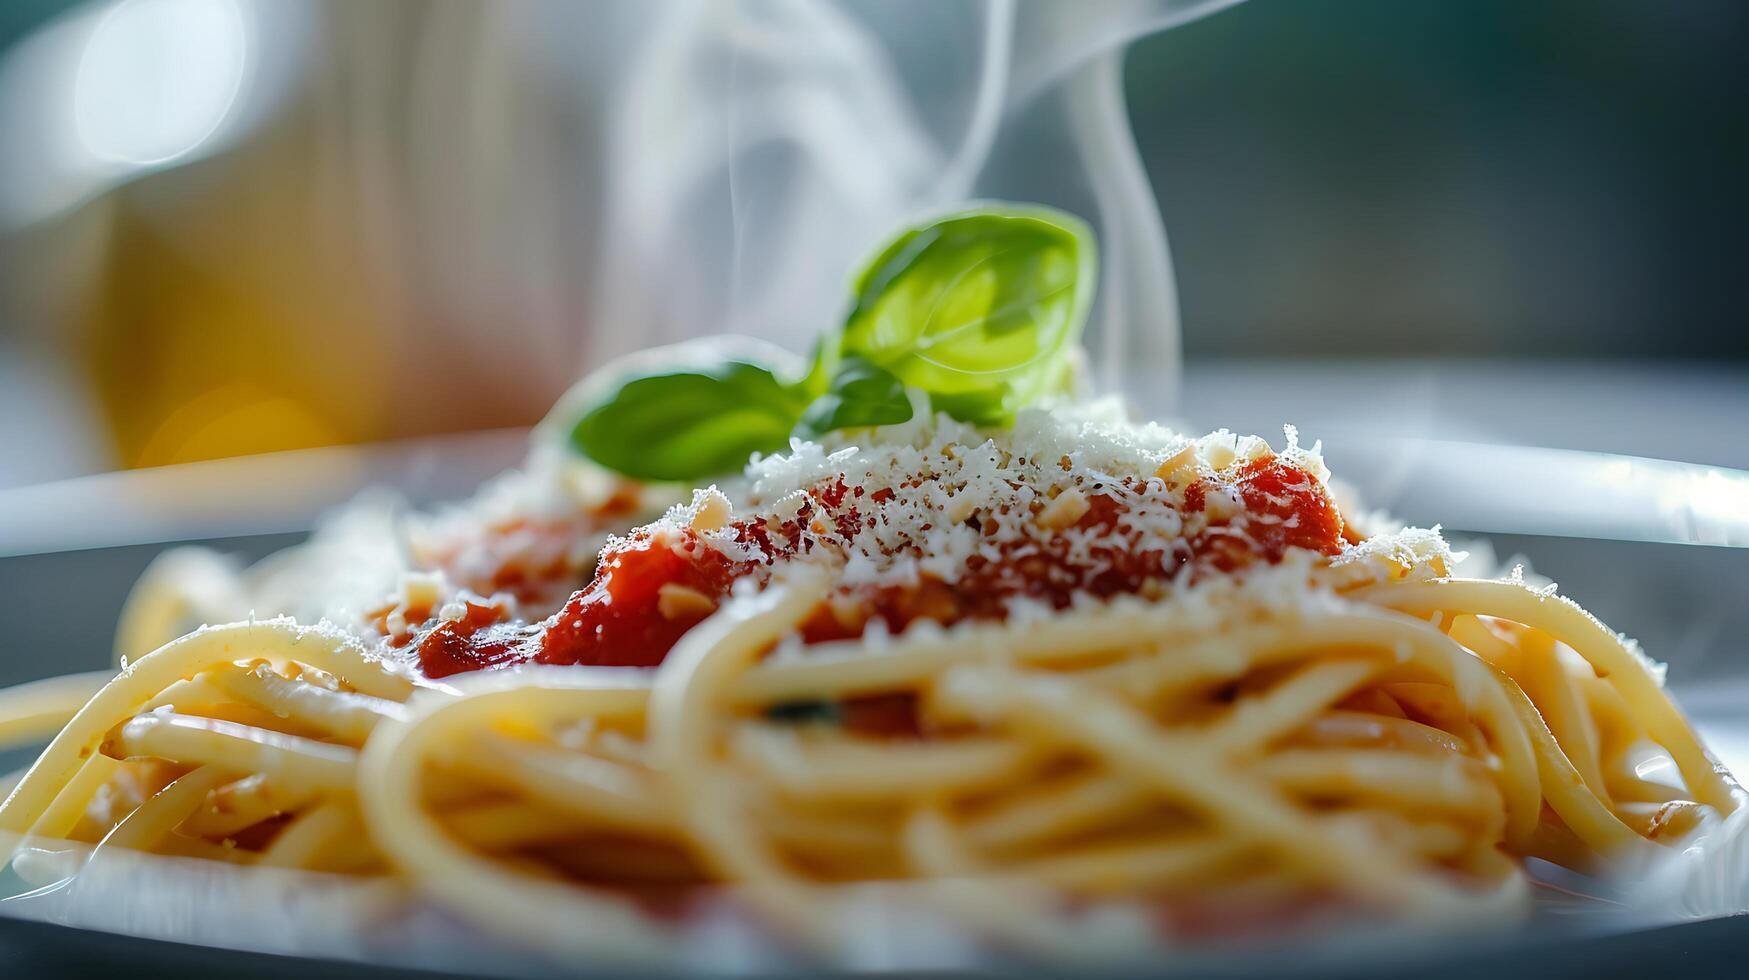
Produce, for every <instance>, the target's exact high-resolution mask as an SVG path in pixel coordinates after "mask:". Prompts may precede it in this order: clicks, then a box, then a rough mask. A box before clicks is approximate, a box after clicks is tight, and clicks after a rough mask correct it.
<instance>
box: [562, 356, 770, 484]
mask: <svg viewBox="0 0 1749 980" xmlns="http://www.w3.org/2000/svg"><path fill="white" fill-rule="evenodd" d="M804 407H805V399H804V398H803V397H802V396H801V395H800V393H799V392H797V391H795V390H793V389H792V388H790V387H789V386H787V385H785V384H784V383H783V382H781V381H779V380H778V378H777V376H776V375H775V374H773V373H772V371H771V370H770V369H769V368H766V367H763V366H761V365H758V364H753V363H751V362H748V361H740V360H728V361H724V362H722V363H721V364H717V365H711V366H704V367H691V368H686V369H681V370H672V371H664V372H659V373H651V374H645V375H641V376H637V377H633V378H631V379H630V380H627V381H625V382H623V383H621V384H620V385H619V387H618V388H617V389H615V390H612V391H610V392H608V393H606V395H605V397H603V398H602V399H601V400H600V401H598V402H597V403H596V404H594V405H592V406H590V407H589V408H588V409H587V410H586V411H584V412H583V415H582V417H581V418H579V419H578V420H577V424H576V425H575V426H574V427H573V428H572V429H571V433H570V439H571V444H572V445H573V446H575V447H576V448H577V449H578V451H580V452H582V453H583V455H585V456H587V457H589V458H590V459H592V460H594V461H596V462H597V463H600V464H601V465H603V466H605V467H607V468H609V469H612V470H617V471H619V472H620V473H623V474H625V475H627V476H631V477H635V478H637V479H641V480H662V481H687V480H696V479H700V478H703V477H708V476H715V475H717V474H721V473H733V472H737V471H739V470H740V469H741V468H742V467H743V466H745V465H747V460H748V458H749V457H751V456H752V455H753V454H754V453H770V452H776V451H777V450H780V449H783V448H784V447H786V446H788V445H789V434H790V432H791V430H793V429H794V428H795V426H796V422H797V421H798V420H799V419H800V418H801V414H802V409H803V408H804Z"/></svg>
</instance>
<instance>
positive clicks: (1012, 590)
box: [418, 456, 1357, 677]
mask: <svg viewBox="0 0 1749 980" xmlns="http://www.w3.org/2000/svg"><path fill="white" fill-rule="evenodd" d="M1159 486H1160V484H1158V483H1152V484H1141V483H1138V484H1136V485H1135V486H1131V487H1128V488H1127V489H1128V490H1129V491H1130V492H1132V493H1133V492H1146V490H1147V488H1148V487H1154V488H1158V487H1159ZM884 493H885V492H884V491H876V492H874V493H872V494H868V495H867V496H866V498H865V495H864V491H863V489H862V488H861V487H849V486H846V485H845V483H844V481H843V480H842V479H840V480H834V481H831V482H829V483H826V484H823V485H821V486H819V487H817V488H815V489H814V490H812V491H810V493H809V499H808V500H807V501H806V502H804V503H803V504H802V506H801V507H800V509H799V510H798V511H797V513H796V514H795V516H794V517H793V518H791V519H789V520H787V521H784V522H782V523H780V524H777V525H775V526H774V525H773V524H771V523H768V522H767V521H766V520H765V519H763V518H761V517H755V518H750V519H746V520H743V521H739V522H736V523H735V524H732V525H730V528H731V530H732V531H733V532H734V535H735V537H736V539H737V540H738V541H739V542H740V543H741V544H742V545H744V546H747V547H748V549H749V551H750V553H754V554H758V555H761V556H763V559H762V560H753V559H749V560H738V559H731V558H729V557H728V556H726V555H724V554H723V553H722V552H721V551H719V550H717V549H716V548H714V547H712V546H710V545H708V544H706V543H705V542H703V541H702V540H700V538H699V535H698V534H697V532H695V531H692V530H689V529H679V528H673V527H665V526H662V525H652V526H650V527H645V528H641V529H639V530H637V531H634V532H633V533H632V534H631V535H629V536H627V537H625V538H619V539H615V540H614V541H613V542H611V543H610V544H609V545H608V547H607V548H606V549H605V550H604V551H603V552H602V556H601V561H600V564H599V565H598V566H597V568H596V571H595V575H594V578H593V580H592V581H591V582H590V583H589V585H588V586H587V587H585V588H584V589H582V590H580V591H578V592H576V593H575V594H573V595H572V596H571V599H570V601H569V602H567V603H566V604H565V606H564V608H563V609H562V610H560V612H559V613H558V614H557V616H556V617H555V618H554V620H553V622H552V624H551V625H550V626H549V627H548V628H547V629H546V630H545V632H544V633H541V634H539V635H538V636H531V635H529V634H527V633H526V632H520V633H518V635H517V637H516V638H515V639H514V641H512V639H511V637H510V635H509V632H508V631H510V630H511V629H512V628H511V627H510V626H509V625H508V624H498V623H483V624H481V625H479V626H472V625H470V624H471V622H472V619H471V618H470V620H464V621H462V622H460V623H452V624H445V625H444V626H440V627H439V628H438V629H436V630H434V631H432V632H431V633H430V634H428V635H427V636H426V637H424V638H423V639H422V640H421V641H420V642H419V645H418V655H419V660H420V664H421V666H422V667H423V668H424V670H425V673H426V674H427V675H428V676H431V677H443V676H447V675H449V674H454V673H458V672H461V671H466V670H477V669H481V668H488V667H496V666H503V665H506V664H510V663H519V662H525V661H534V662H537V663H545V664H589V665H598V666H622V667H654V666H656V665H658V664H660V663H661V662H662V660H663V659H664V658H665V657H667V655H668V652H669V651H670V650H671V649H673V647H674V644H675V643H677V642H679V640H680V637H681V636H683V635H684V634H685V633H686V631H687V630H689V629H691V628H692V627H693V626H696V625H697V624H698V623H699V622H700V621H702V620H703V619H704V618H705V617H706V616H708V615H709V614H710V613H711V612H712V611H713V610H714V609H715V607H716V604H717V603H718V602H720V601H721V600H722V599H723V598H724V597H725V596H727V595H728V592H729V587H730V585H731V584H732V583H733V582H734V581H735V580H737V579H739V578H742V577H746V576H751V577H755V578H758V577H760V576H763V575H765V574H767V573H768V570H769V568H770V566H771V565H772V564H773V563H775V562H778V561H781V560H784V559H787V558H792V557H795V556H796V555H797V554H800V553H805V552H806V551H807V549H808V548H809V547H811V542H810V541H809V539H808V538H806V537H805V536H804V535H803V534H802V530H803V529H804V528H809V527H811V528H813V529H814V530H815V532H816V533H818V532H820V531H822V530H824V531H827V532H829V533H835V534H836V535H838V536H839V537H840V538H842V539H846V540H848V539H849V538H850V537H851V536H852V535H854V534H855V533H856V532H857V531H858V530H859V529H860V528H862V527H864V526H872V522H873V521H874V520H876V518H875V516H874V515H875V513H876V510H877V508H878V506H879V504H880V503H881V502H882V501H883V500H884V499H885V497H884ZM1215 493H1220V494H1223V495H1224V496H1225V497H1227V498H1228V500H1229V501H1230V503H1231V504H1234V505H1236V511H1235V512H1232V513H1229V511H1231V510H1233V508H1232V507H1227V508H1219V509H1218V510H1219V515H1217V514H1216V513H1213V512H1210V513H1207V514H1205V511H1208V508H1209V504H1210V495H1211V494H1215ZM1087 503H1088V508H1087V511H1086V513H1085V514H1083V515H1082V516H1081V517H1080V519H1079V520H1078V521H1077V522H1076V524H1075V525H1074V527H1075V529H1076V530H1078V531H1081V532H1085V531H1089V530H1093V531H1097V532H1099V533H1098V534H1097V535H1095V540H1096V541H1097V542H1098V543H1097V544H1096V545H1094V546H1093V547H1092V548H1091V549H1086V550H1083V551H1081V552H1078V553H1077V552H1074V551H1072V550H1071V548H1070V546H1069V542H1068V539H1067V537H1066V536H1065V535H1062V534H1057V535H1052V536H1049V537H1046V538H1044V539H1043V540H1029V541H1026V542H1014V543H1004V544H1001V545H998V549H999V551H1001V552H1002V553H1003V558H1002V559H1001V560H994V561H993V560H989V559H986V558H984V557H982V556H981V555H980V556H976V557H974V558H973V559H972V560H971V561H970V562H969V563H968V564H967V567H966V569H965V572H964V574H962V575H961V576H960V578H959V580H958V581H955V582H951V583H950V582H944V581H941V580H939V579H930V578H925V579H924V580H923V581H921V582H919V583H918V584H916V585H914V586H907V587H902V588H901V587H883V588H878V589H872V590H863V591H859V592H857V593H855V595H854V598H855V599H856V600H857V601H856V602H855V603H852V604H850V605H851V606H852V607H854V608H855V609H856V610H857V611H856V612H853V613H849V614H847V613H845V612H844V609H843V604H840V605H839V608H837V609H836V611H834V610H829V609H822V610H820V611H819V612H818V613H816V614H815V616H814V617H813V618H811V619H810V620H809V621H808V622H806V623H804V624H803V626H802V633H803V637H804V639H806V640H807V641H809V642H819V641H824V640H832V639H844V638H849V637H854V636H858V635H860V634H861V632H862V629H863V627H864V626H865V625H866V624H867V622H868V621H869V620H872V619H876V618H878V619H881V620H883V621H884V622H885V624H886V625H887V627H888V628H889V629H890V630H893V631H895V632H896V631H898V630H902V629H904V628H905V627H906V626H908V625H909V624H911V623H913V622H915V621H917V620H919V619H932V620H935V621H937V622H941V623H944V624H945V623H952V622H957V621H959V620H962V619H999V618H1002V617H1003V616H1004V615H1005V610H1006V603H1007V602H1008V600H1010V599H1013V598H1017V597H1027V598H1031V599H1035V600H1041V601H1045V602H1048V603H1050V604H1051V605H1053V606H1055V607H1056V608H1064V607H1066V606H1068V605H1069V604H1070V602H1071V601H1073V597H1074V596H1075V595H1076V594H1077V593H1083V592H1084V593H1090V594H1092V595H1095V596H1100V597H1110V596H1115V595H1121V594H1136V593H1142V592H1144V591H1146V590H1147V589H1149V588H1150V587H1151V585H1158V584H1164V583H1166V582H1170V581H1172V580H1174V579H1177V578H1179V577H1181V576H1183V575H1186V574H1189V575H1191V576H1193V577H1194V576H1196V575H1199V574H1208V573H1211V572H1216V573H1228V572H1233V571H1237V570H1239V569H1242V568H1244V567H1247V566H1250V565H1254V564H1257V563H1274V562H1278V561H1280V560H1281V559H1282V557H1283V556H1284V555H1286V554H1287V552H1288V551H1289V549H1293V548H1302V549H1306V550H1308V551H1313V552H1316V553H1318V554H1322V555H1335V554H1337V553H1338V552H1339V551H1341V550H1342V547H1343V545H1344V543H1345V542H1346V543H1352V542H1354V541H1356V540H1357V538H1355V537H1354V536H1353V535H1352V533H1351V532H1350V531H1349V529H1348V528H1347V527H1346V526H1345V524H1344V522H1343V520H1342V516H1341V514H1340V513H1339V512H1338V510H1337V508H1336V505H1335V502H1334V501H1332V500H1331V499H1330V495H1329V493H1328V492H1327V491H1325V489H1324V487H1323V485H1322V484H1321V483H1319V481H1318V479H1317V477H1315V476H1313V475H1312V474H1311V473H1309V472H1307V471H1306V470H1304V469H1302V468H1301V467H1299V466H1297V465H1295V464H1294V463H1292V462H1290V461H1287V460H1284V459H1282V458H1281V457H1278V456H1263V457H1260V458H1258V459H1254V460H1251V461H1249V462H1247V463H1244V464H1241V465H1239V466H1238V467H1236V468H1235V469H1233V470H1232V471H1230V472H1229V473H1226V474H1223V475H1222V476H1220V477H1216V478H1204V479H1198V480H1197V481H1195V482H1193V483H1191V484H1190V485H1189V486H1188V487H1186V488H1185V492H1184V495H1183V502H1182V504H1181V505H1180V506H1179V510H1180V512H1181V514H1182V515H1183V517H1184V518H1185V522H1186V528H1187V529H1191V528H1194V529H1195V530H1194V531H1190V532H1189V533H1187V534H1186V536H1184V537H1181V538H1176V539H1172V540H1162V539H1160V537H1159V536H1158V535H1152V536H1150V535H1148V534H1146V533H1144V532H1142V531H1140V530H1137V529H1136V528H1135V527H1133V526H1131V525H1130V524H1128V523H1127V522H1126V519H1125V518H1126V513H1127V505H1126V504H1125V503H1123V501H1122V499H1121V498H1120V496H1119V495H1117V494H1115V493H1099V492H1090V493H1089V495H1088V498H1087ZM1009 552H1018V554H1015V555H1012V556H1011V555H1009V554H1008V553H1009ZM517 629H520V628H517Z"/></svg>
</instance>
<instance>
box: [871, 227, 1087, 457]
mask: <svg viewBox="0 0 1749 980" xmlns="http://www.w3.org/2000/svg"><path fill="white" fill-rule="evenodd" d="M1095 261H1096V259H1095V245H1094V239H1093V235H1092V232H1091V231H1090V230H1089V229H1088V228H1087V226H1086V225H1085V224H1084V223H1083V222H1082V221H1081V220H1080V219H1078V218H1075V217H1074V216H1072V215H1069V214H1065V213H1063V212H1060V211H1054V210H1050V209H1047V208H1019V207H1012V206H1006V205H991V206H985V207H979V208H976V209H973V210H969V211H963V212H958V213H955V214H950V215H947V216H945V217H942V218H938V219H935V220H933V221H930V222H929V223H927V224H925V225H922V226H920V227H917V228H913V229H910V230H908V231H906V232H904V233H903V234H901V235H899V236H898V237H897V238H895V239H894V240H893V241H892V243H891V244H889V245H888V246H887V247H886V248H885V249H884V250H882V251H881V252H880V253H879V254H878V255H876V256H875V258H874V259H873V260H872V261H871V262H870V263H869V264H868V266H867V267H866V268H865V269H864V270H863V272H862V274H861V275H859V276H858V277H857V279H856V281H855V284H854V287H855V295H856V298H855V303H854V305H853V307H852V308H851V311H850V315H849V317H848V319H847V321H846V324H845V327H844V332H843V336H842V338H841V340H840V347H841V350H842V353H843V355H844V356H845V357H852V356H854V357H860V358H863V359H865V360H867V361H869V362H870V363H872V364H876V365H879V366H880V367H882V368H885V369H886V370H887V371H890V372H891V373H892V374H893V375H894V376H895V377H896V378H898V380H899V382H900V383H901V384H904V385H908V386H911V387H915V388H921V389H923V390H924V391H926V392H928V393H929V394H930V395H931V397H932V398H934V399H935V400H936V403H937V404H939V405H943V406H945V409H944V410H947V411H950V412H953V413H954V414H956V415H959V413H961V412H967V413H969V414H967V415H963V416H960V417H962V418H966V419H967V420H968V421H975V422H985V423H996V422H1000V421H1003V420H1004V419H1007V418H1010V417H1012V415H1013V412H1014V410H1015V409H1017V408H1019V407H1020V405H1022V404H1024V403H1025V402H1026V401H1028V400H1030V399H1031V398H1033V397H1036V396H1037V395H1038V394H1039V393H1040V392H1041V391H1042V390H1043V389H1044V388H1046V387H1048V386H1049V385H1050V384H1051V383H1053V381H1054V379H1055V378H1056V377H1058V376H1059V373H1060V366H1061V362H1062V360H1063V358H1064V357H1065V356H1066V354H1067V352H1068V351H1069V350H1070V349H1071V348H1072V347H1073V345H1074V344H1075V342H1076V339H1077V338H1078V337H1079V335H1080V332H1081V328H1082V325H1083V324H1084V323H1085V321H1086V319H1087V311H1088V307H1089V306H1090V305H1091V303H1092V298H1093V289H1094V284H1095V278H1096V277H1095V271H1094V269H1095Z"/></svg>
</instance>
